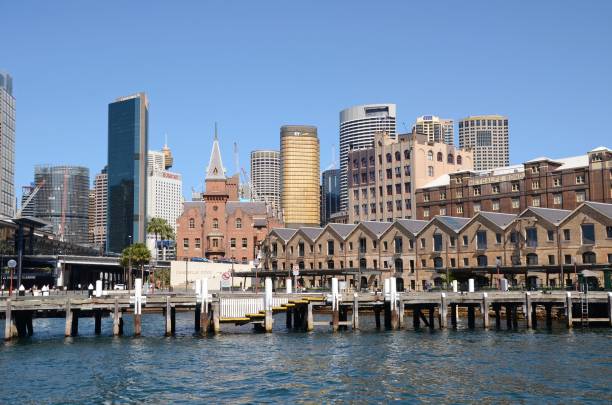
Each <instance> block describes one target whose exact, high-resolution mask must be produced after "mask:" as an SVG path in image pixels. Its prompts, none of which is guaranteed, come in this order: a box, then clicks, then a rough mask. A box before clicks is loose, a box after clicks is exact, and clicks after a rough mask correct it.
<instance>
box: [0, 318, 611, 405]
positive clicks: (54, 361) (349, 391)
mask: <svg viewBox="0 0 612 405" xmlns="http://www.w3.org/2000/svg"><path fill="white" fill-rule="evenodd" d="M275 319H276V321H275V331H274V333H272V334H256V333H253V331H252V329H251V327H242V328H235V329H232V328H225V327H224V332H223V333H222V334H221V335H219V336H214V337H207V338H200V337H196V336H193V314H191V313H179V314H177V333H176V336H174V337H163V319H162V317H161V316H160V315H154V314H145V315H144V316H143V322H142V325H143V330H142V336H141V337H138V338H134V337H132V336H130V335H131V325H132V323H131V318H130V317H129V316H127V317H126V324H125V335H126V336H123V337H118V338H113V337H111V336H109V335H110V329H111V321H110V319H104V320H103V330H102V333H103V335H104V336H94V334H93V329H94V328H93V321H92V320H91V319H88V318H84V319H82V320H81V321H80V327H79V332H80V336H79V337H75V338H64V337H63V331H64V322H63V319H36V320H35V321H34V322H35V331H37V332H36V334H35V336H34V337H32V338H30V339H26V340H22V341H14V342H9V343H2V344H0V365H1V367H2V386H1V387H0V403H37V404H38V403H140V402H146V403H160V404H162V403H203V402H208V403H253V402H267V403H290V402H293V403H321V402H326V403H327V402H358V403H375V402H383V403H386V402H395V401H397V402H409V403H414V402H420V403H473V402H481V403H516V402H519V403H536V402H538V403H540V402H549V403H611V402H612V345H610V342H611V341H612V330H611V329H610V328H602V329H587V330H582V329H575V330H572V331H568V330H567V329H565V327H564V326H563V325H562V324H558V325H557V324H555V325H554V328H553V330H552V331H545V330H537V331H530V330H526V329H519V330H517V331H506V330H501V331H495V330H490V331H485V330H483V329H479V328H477V329H475V330H468V329H467V328H466V327H465V326H466V325H464V324H463V323H461V324H460V325H459V328H458V330H443V331H440V330H435V331H429V330H427V329H423V330H420V331H413V330H401V331H376V330H374V326H373V320H372V319H369V318H368V317H367V316H365V315H364V316H363V317H362V319H361V321H362V324H363V330H361V331H356V332H352V331H348V332H340V333H335V334H334V333H331V332H330V331H329V329H326V328H321V327H317V329H316V330H315V331H314V332H312V333H304V332H291V331H286V330H285V328H284V318H283V317H282V316H279V317H275ZM2 324H3V321H0V326H1V327H3V325H2ZM408 324H410V323H409V322H408ZM0 330H2V329H0Z"/></svg>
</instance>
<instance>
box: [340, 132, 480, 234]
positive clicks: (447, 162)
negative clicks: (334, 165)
mask: <svg viewBox="0 0 612 405" xmlns="http://www.w3.org/2000/svg"><path fill="white" fill-rule="evenodd" d="M349 158H350V162H349V163H350V165H349V167H348V174H349V178H348V181H349V182H348V187H349V210H348V222H349V223H355V222H358V221H392V220H393V219H398V218H404V219H410V218H415V214H414V212H415V209H416V203H415V198H414V196H415V190H416V189H417V188H419V187H421V186H423V185H424V184H426V183H427V182H429V181H431V180H433V179H435V178H436V177H437V176H440V175H442V174H445V173H453V172H456V171H460V170H468V169H471V168H472V153H471V151H469V150H463V149H458V148H455V147H454V146H453V145H448V144H446V143H442V142H433V143H432V142H429V141H428V139H427V136H426V135H421V134H417V133H412V134H401V135H399V136H398V137H397V138H396V139H394V138H391V137H390V136H388V135H387V134H385V133H379V134H376V137H375V143H374V147H373V148H369V149H362V150H356V151H352V152H350V153H349Z"/></svg>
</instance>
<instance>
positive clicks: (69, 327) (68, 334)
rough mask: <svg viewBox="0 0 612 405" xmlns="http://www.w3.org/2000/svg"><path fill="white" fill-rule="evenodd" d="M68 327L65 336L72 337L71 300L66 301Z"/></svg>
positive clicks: (65, 329)
mask: <svg viewBox="0 0 612 405" xmlns="http://www.w3.org/2000/svg"><path fill="white" fill-rule="evenodd" d="M65 310H66V327H65V328H64V336H65V337H70V336H72V309H71V308H70V298H68V299H67V300H66V305H65Z"/></svg>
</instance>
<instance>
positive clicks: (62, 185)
mask: <svg viewBox="0 0 612 405" xmlns="http://www.w3.org/2000/svg"><path fill="white" fill-rule="evenodd" d="M34 182H35V183H36V184H42V186H41V188H40V190H39V191H38V193H37V194H36V196H35V197H34V199H35V200H36V203H35V204H34V210H35V211H34V216H35V217H37V218H40V219H42V220H44V221H47V222H49V223H50V224H51V226H52V227H53V233H54V234H56V235H58V236H59V238H60V240H64V241H66V242H70V243H78V244H85V243H87V242H88V240H89V237H88V231H89V229H88V226H89V169H88V168H86V167H81V166H50V165H39V166H36V167H35V168H34Z"/></svg>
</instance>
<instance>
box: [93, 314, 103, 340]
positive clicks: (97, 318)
mask: <svg viewBox="0 0 612 405" xmlns="http://www.w3.org/2000/svg"><path fill="white" fill-rule="evenodd" d="M94 333H95V334H96V335H99V334H101V333H102V310H100V309H96V310H95V312H94Z"/></svg>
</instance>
